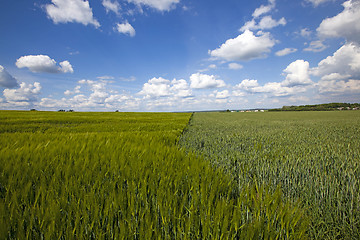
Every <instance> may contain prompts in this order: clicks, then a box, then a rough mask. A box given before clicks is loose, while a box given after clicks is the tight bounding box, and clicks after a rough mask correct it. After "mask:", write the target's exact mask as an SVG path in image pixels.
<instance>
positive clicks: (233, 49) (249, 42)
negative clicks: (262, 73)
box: [209, 30, 275, 61]
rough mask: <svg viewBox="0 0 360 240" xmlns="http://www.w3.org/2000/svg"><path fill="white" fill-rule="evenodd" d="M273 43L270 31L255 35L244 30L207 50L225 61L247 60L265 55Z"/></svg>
mask: <svg viewBox="0 0 360 240" xmlns="http://www.w3.org/2000/svg"><path fill="white" fill-rule="evenodd" d="M274 45H275V40H273V39H272V38H271V36H270V33H260V34H259V36H255V35H254V34H253V32H251V31H249V30H245V32H244V33H242V34H241V35H239V36H238V37H236V38H233V39H228V40H227V41H226V42H225V43H224V44H222V45H221V46H220V47H219V48H217V49H215V50H212V51H209V54H210V55H211V56H212V57H215V58H222V59H225V60H227V61H247V60H251V59H255V58H264V57H266V53H268V52H270V48H272V47H273V46H274Z"/></svg>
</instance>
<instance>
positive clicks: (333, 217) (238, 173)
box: [179, 111, 360, 239]
mask: <svg viewBox="0 0 360 240" xmlns="http://www.w3.org/2000/svg"><path fill="white" fill-rule="evenodd" d="M179 143H180V145H181V146H183V148H185V149H188V150H191V151H194V150H195V151H196V152H197V153H198V154H199V155H202V156H204V157H205V158H206V159H209V161H211V163H212V164H213V165H214V166H217V167H220V168H222V169H224V171H225V172H227V173H228V174H229V175H232V176H233V180H234V181H235V182H237V185H238V188H239V189H243V188H244V186H245V187H246V186H251V185H253V184H254V182H256V183H258V184H259V185H264V186H269V187H270V190H271V191H274V190H275V189H276V188H279V187H280V188H281V191H282V192H283V194H284V199H283V201H298V200H299V201H300V203H299V207H300V208H303V209H307V215H308V216H309V218H310V225H309V229H308V235H309V237H310V238H312V239H360V148H359V146H360V111H343V112H340V111H338V112H266V113H231V114H220V113H196V114H194V116H193V118H192V121H191V123H190V125H189V127H188V128H187V129H186V131H185V134H184V135H183V136H182V138H181V139H180V141H179Z"/></svg>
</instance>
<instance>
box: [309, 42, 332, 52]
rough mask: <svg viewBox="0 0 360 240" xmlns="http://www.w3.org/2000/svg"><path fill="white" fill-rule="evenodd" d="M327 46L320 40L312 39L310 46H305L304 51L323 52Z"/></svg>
mask: <svg viewBox="0 0 360 240" xmlns="http://www.w3.org/2000/svg"><path fill="white" fill-rule="evenodd" d="M326 48H327V46H326V45H324V43H323V42H322V41H320V40H316V41H312V42H311V43H310V46H309V47H307V48H305V49H304V51H307V52H321V51H324V50H325V49H326Z"/></svg>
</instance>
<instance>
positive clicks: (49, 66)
mask: <svg viewBox="0 0 360 240" xmlns="http://www.w3.org/2000/svg"><path fill="white" fill-rule="evenodd" d="M0 11H1V12H0V31H1V33H2V34H1V38H0V109H25V110H27V109H30V108H36V109H39V110H58V109H74V110H76V111H114V110H120V111H195V110H216V109H247V108H273V107H281V106H283V105H302V104H316V103H326V102H360V45H359V44H360V1H359V0H348V1H343V0H300V1H292V0H261V1H249V0H226V1H219V0H217V1H215V0H197V1H190V0H88V1H84V0H33V1H29V0H16V1H12V0H4V1H1V3H0Z"/></svg>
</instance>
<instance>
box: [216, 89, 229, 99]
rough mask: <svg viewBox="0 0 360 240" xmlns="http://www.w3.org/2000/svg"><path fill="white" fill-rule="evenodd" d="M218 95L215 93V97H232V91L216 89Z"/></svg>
mask: <svg viewBox="0 0 360 240" xmlns="http://www.w3.org/2000/svg"><path fill="white" fill-rule="evenodd" d="M214 93H215V94H216V95H215V98H217V99H226V98H229V97H230V93H229V90H223V91H220V92H218V91H215V92H214Z"/></svg>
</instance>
